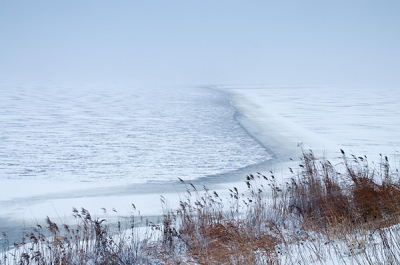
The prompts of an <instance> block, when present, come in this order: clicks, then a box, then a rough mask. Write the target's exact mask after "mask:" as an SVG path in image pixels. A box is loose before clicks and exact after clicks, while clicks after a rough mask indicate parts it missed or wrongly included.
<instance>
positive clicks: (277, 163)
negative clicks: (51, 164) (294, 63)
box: [0, 86, 400, 235]
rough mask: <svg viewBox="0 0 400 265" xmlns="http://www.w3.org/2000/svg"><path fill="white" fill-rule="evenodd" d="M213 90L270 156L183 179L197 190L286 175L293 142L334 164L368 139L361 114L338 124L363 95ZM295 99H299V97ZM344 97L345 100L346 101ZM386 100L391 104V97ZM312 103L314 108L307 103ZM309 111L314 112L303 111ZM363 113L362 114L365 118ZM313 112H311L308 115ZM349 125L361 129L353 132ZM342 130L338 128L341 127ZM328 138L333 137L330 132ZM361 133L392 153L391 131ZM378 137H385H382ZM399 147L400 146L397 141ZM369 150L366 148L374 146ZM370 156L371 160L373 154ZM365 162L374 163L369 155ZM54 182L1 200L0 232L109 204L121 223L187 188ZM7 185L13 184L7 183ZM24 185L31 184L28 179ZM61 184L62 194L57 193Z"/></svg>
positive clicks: (295, 154) (225, 192) (225, 193)
mask: <svg viewBox="0 0 400 265" xmlns="http://www.w3.org/2000/svg"><path fill="white" fill-rule="evenodd" d="M211 89H218V90H221V91H224V93H227V94H229V95H230V99H229V100H230V104H231V105H232V106H233V107H234V108H235V109H236V114H235V116H234V119H235V120H236V121H237V122H238V123H239V124H240V125H241V126H242V127H243V128H244V129H245V130H246V131H247V132H248V133H249V135H251V137H253V138H254V139H256V140H257V141H258V142H259V143H260V144H261V145H262V146H263V147H264V148H265V149H266V150H267V151H268V152H270V153H271V155H272V159H271V160H268V161H266V162H263V163H260V164H256V165H250V166H247V167H244V168H241V169H238V170H235V171H233V172H227V173H223V174H218V175H213V176H205V177H203V178H199V179H196V180H192V181H187V183H193V184H194V185H195V186H196V187H197V188H198V189H199V190H202V186H203V185H205V186H206V187H207V188H208V189H210V190H215V191H217V192H218V194H220V196H221V197H222V198H225V197H229V189H231V188H233V187H237V188H238V189H239V191H246V190H247V187H246V184H245V178H246V176H247V175H248V174H254V173H255V172H257V171H259V172H261V173H268V172H269V171H273V172H274V174H275V176H277V178H278V179H280V180H282V181H283V180H284V179H286V178H287V177H290V176H291V175H290V172H289V169H288V167H296V166H297V165H298V162H297V161H298V159H299V157H300V156H301V149H300V148H299V147H297V145H298V144H299V143H301V142H302V143H303V144H304V149H305V150H308V149H309V148H310V149H312V150H313V152H314V154H315V155H316V156H317V157H321V156H325V157H326V158H328V159H330V160H331V161H332V162H334V161H335V160H337V161H339V159H338V158H339V157H340V156H341V155H340V148H343V149H344V150H345V151H346V152H347V153H351V151H356V152H358V151H359V150H357V149H354V150H349V149H348V148H346V147H348V146H349V144H353V146H354V147H358V146H360V145H361V144H362V143H364V142H366V140H365V139H360V140H357V141H356V140H353V139H352V138H351V137H353V135H357V134H359V133H360V132H364V131H363V130H365V128H364V127H363V125H365V124H363V122H365V119H361V120H359V119H360V117H361V116H360V115H358V116H357V115H354V117H352V116H351V115H347V117H346V118H348V119H349V121H348V123H349V124H350V125H346V124H345V125H343V127H340V126H341V125H342V124H343V116H341V115H343V113H345V114H349V112H350V111H351V110H352V104H353V103H354V102H355V103H357V102H358V101H361V100H358V101H357V100H354V99H351V98H350V99H347V98H342V96H343V95H342V94H340V93H338V95H339V96H337V97H333V99H332V98H329V96H331V95H328V96H327V97H326V95H325V94H324V93H322V92H321V91H319V90H315V89H316V88H302V89H304V90H305V91H303V90H301V91H298V90H296V88H293V87H292V88H282V89H283V90H280V88H279V87H274V88H270V87H263V88H251V87H250V88H246V87H242V88H238V87H228V86H226V87H211ZM313 89H314V90H313ZM310 91H311V92H312V91H317V92H319V93H315V94H314V95H312V97H313V98H311V99H309V97H310V94H307V93H309V92H310ZM294 92H295V93H294ZM372 92H374V91H372ZM372 92H371V93H372ZM389 92H390V91H389ZM389 92H387V93H389ZM279 93H281V94H279ZM291 93H292V94H293V93H294V94H296V93H297V95H294V96H291V97H292V98H290V99H287V101H286V98H288V97H289V96H288V95H291ZM304 93H306V94H305V95H304ZM331 93H332V92H331ZM374 93H375V92H374ZM353 94H354V95H357V93H356V92H353ZM372 94H373V93H372ZM295 96H297V98H296V97H295ZM334 96H335V95H334ZM384 96H385V95H383V96H382V98H383V97H384ZM331 97H332V96H331ZM364 98H365V96H364ZM343 99H346V100H347V101H349V102H344V103H343V102H342V101H343ZM373 99H374V98H373ZM373 99H371V100H370V102H369V103H368V104H370V105H371V106H374V105H373V104H374V101H373ZM329 100H331V101H332V102H330V101H329ZM391 100H392V101H394V100H395V97H394V98H393V99H391ZM296 103H297V105H296ZM311 103H312V104H313V105H310V104H311ZM303 104H304V106H303ZM318 104H319V105H318ZM324 104H325V105H326V106H327V107H328V110H336V109H335V108H337V107H338V106H339V107H340V108H339V110H340V111H338V112H337V113H334V112H333V111H331V112H332V113H327V112H318V111H316V110H319V109H318V108H319V107H320V105H321V106H324ZM329 104H331V105H332V106H330V105H329ZM357 104H359V103H357ZM365 104H367V103H365ZM342 106H345V108H346V109H345V111H347V113H346V112H345V111H343V110H341V109H342V108H344V107H342ZM356 106H357V105H356ZM393 106H394V108H393ZM393 106H392V109H391V108H390V106H386V105H385V106H382V108H383V109H384V110H385V111H386V110H389V111H390V113H392V115H393V117H396V115H395V114H396V113H398V112H399V111H397V107H396V106H397V105H393ZM308 108H310V109H311V110H308ZM353 109H354V107H353ZM371 109H373V108H371ZM307 111H309V112H307ZM363 111H364V112H367V113H368V111H370V112H371V110H368V109H367V110H363ZM396 111H397V112H396ZM296 112H298V113H296ZM364 112H363V113H362V114H363V115H366V114H364ZM310 113H311V114H312V115H311V116H310ZM350 114H351V112H350ZM356 114H357V113H356ZM372 114H373V112H372ZM379 114H380V113H379ZM307 115H308V116H307ZM324 115H328V117H329V120H328V119H327V120H323V119H321V117H324ZM329 115H330V116H329ZM377 117H378V118H379V117H381V116H378V115H377ZM393 117H388V119H389V120H390V119H392V120H391V122H392V123H391V126H392V127H393V128H400V122H398V121H397V120H393ZM378 118H376V117H375V119H373V120H372V121H370V120H368V122H370V123H373V122H374V121H377V119H378ZM296 119H297V120H296ZM313 122H314V123H315V124H317V125H319V123H322V125H321V126H320V127H318V128H317V127H316V126H315V124H314V123H313ZM329 122H331V123H332V126H338V125H340V126H339V128H338V129H336V130H333V131H332V132H331V131H330V130H332V128H333V127H332V126H331V127H329V126H330V124H328V123H329ZM384 125H385V124H382V125H381V127H382V128H385V127H383V126H384ZM313 126H314V127H313ZM324 126H325V127H324ZM316 128H317V129H319V130H320V133H318V131H317V129H316ZM354 128H356V129H358V130H355V131H352V130H353V129H354ZM334 129H335V128H334ZM342 129H343V131H338V130H342ZM371 132H375V131H371ZM380 132H381V133H383V132H385V131H384V130H381V131H380ZM336 133H338V136H336ZM332 135H333V136H335V137H332ZM366 135H367V136H368V137H370V138H366V139H367V140H368V141H371V142H372V140H376V142H375V144H376V145H380V144H381V143H383V145H382V150H384V151H386V152H387V150H389V149H388V146H389V144H390V143H391V141H392V142H393V141H394V140H393V139H394V136H396V133H392V134H388V135H389V136H391V137H392V138H393V139H392V138H390V137H386V138H383V139H382V138H381V139H380V138H379V137H377V136H375V135H372V134H371V133H369V134H366ZM381 135H383V136H385V134H381ZM343 136H348V138H349V139H347V138H346V139H345V138H343ZM367 136H366V137H367ZM338 139H339V140H340V139H343V141H342V142H340V141H338ZM371 139H372V140H371ZM396 139H400V138H396ZM346 141H347V142H346ZM399 141H400V140H397V142H399ZM343 143H344V144H343ZM395 143H396V142H395ZM346 144H347V146H346ZM339 145H340V147H339ZM398 145H400V143H399V144H398ZM367 147H371V145H370V146H367ZM379 147H380V146H379ZM389 147H390V146H389ZM376 151H377V148H375V149H372V150H371V152H376ZM382 153H385V152H382ZM356 154H357V153H356ZM360 155H362V154H360ZM367 155H368V156H369V157H370V153H368V154H367ZM399 158H400V156H399V155H398V156H397V159H399ZM291 159H293V160H291ZM394 159H396V156H394ZM370 161H374V159H371V160H370ZM375 161H377V160H375ZM395 161H396V160H395ZM399 161H400V159H399ZM378 162H379V161H377V163H378ZM395 165H396V163H395ZM53 184H54V183H50V184H47V185H53ZM58 184H60V185H61V186H62V187H58V188H57V189H53V190H52V192H51V193H45V194H43V193H40V192H36V193H33V194H30V196H22V197H21V196H20V197H19V198H13V199H11V198H12V197H10V200H2V201H0V206H2V205H3V206H7V207H0V208H2V209H0V216H1V218H2V221H0V223H1V228H0V232H3V231H1V230H2V228H7V229H11V227H13V230H14V233H15V235H19V234H20V232H21V228H23V227H30V226H33V225H35V224H36V222H37V221H38V222H40V223H44V218H45V217H46V216H47V215H48V216H49V217H50V218H51V219H52V220H53V221H60V220H61V219H62V220H64V222H70V221H71V220H72V216H71V210H72V206H75V207H84V208H86V209H87V210H89V212H90V213H91V214H92V215H93V216H96V217H101V216H104V214H103V213H102V211H101V208H102V207H104V208H106V209H107V210H108V211H110V210H111V209H113V208H115V209H116V210H117V211H118V216H116V217H115V218H114V219H111V220H118V218H120V217H121V218H122V217H123V216H127V215H129V213H130V209H131V207H132V206H131V203H133V204H135V206H136V208H137V209H138V210H139V211H140V215H141V216H143V217H147V216H152V217H154V216H161V215H162V214H163V208H162V205H161V202H160V196H163V197H164V198H165V199H166V201H167V202H168V207H169V208H174V207H175V205H178V203H179V200H180V197H181V196H185V193H186V188H185V185H182V184H181V183H180V182H179V181H178V180H176V181H168V182H162V181H160V182H148V183H144V184H129V185H113V186H111V187H108V186H106V185H97V186H96V185H94V186H95V187H93V185H91V184H89V185H86V184H85V185H82V186H84V187H79V188H77V187H74V186H73V184H71V185H64V183H58ZM10 185H12V181H11V184H10ZM25 188H26V189H28V188H29V183H28V184H27V185H26V187H25ZM58 189H59V191H60V192H57V190H58ZM50 190H51V189H50ZM0 199H1V198H0ZM5 208H6V209H5ZM108 218H109V216H108ZM11 230H12V229H11ZM5 232H6V231H5Z"/></svg>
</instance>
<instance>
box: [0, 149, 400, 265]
mask: <svg viewBox="0 0 400 265" xmlns="http://www.w3.org/2000/svg"><path fill="white" fill-rule="evenodd" d="M371 165H372V164H371V163H369V161H368V160H367V158H366V157H356V156H354V155H351V156H349V157H348V156H346V154H345V152H344V151H342V162H341V163H340V164H338V165H335V166H334V165H332V163H331V162H330V161H328V160H326V159H323V158H316V157H315V156H314V154H313V152H312V151H308V152H305V151H303V155H302V157H301V159H300V163H299V165H298V167H297V168H296V169H290V171H291V172H292V177H291V178H290V179H287V180H286V182H284V183H285V184H283V185H282V184H278V182H277V181H276V177H275V176H274V173H273V172H269V174H261V173H257V174H254V175H253V174H251V175H248V176H247V177H246V184H247V190H244V191H239V190H238V189H237V188H236V187H233V188H232V189H231V190H229V191H230V193H229V196H228V197H227V198H226V197H224V198H222V197H221V196H220V195H219V194H218V193H217V192H215V191H210V190H208V189H207V188H206V187H203V188H202V189H201V191H199V190H198V187H196V186H194V185H193V184H191V183H188V182H185V181H183V180H181V179H180V181H181V182H182V185H185V187H186V190H187V193H186V196H185V197H184V198H183V199H182V200H181V201H180V205H179V207H177V208H176V209H168V208H167V207H166V205H167V202H165V200H164V199H163V198H162V205H163V207H164V215H163V217H162V220H161V222H160V223H159V224H153V223H151V222H146V221H145V220H143V219H140V218H141V217H140V216H132V217H130V220H131V222H130V223H128V224H125V226H124V227H123V225H121V223H118V224H116V225H111V224H108V223H107V221H106V220H98V219H94V218H92V217H91V215H90V213H89V212H88V211H87V210H85V209H82V210H80V211H78V210H76V209H74V210H73V215H74V217H75V218H76V220H77V226H76V227H75V228H73V229H72V228H70V227H68V226H66V225H63V226H62V228H61V229H60V228H59V226H58V224H56V223H54V222H52V221H51V220H50V219H47V220H46V223H47V227H46V228H42V227H35V228H32V231H31V232H24V237H23V238H22V240H21V242H20V243H18V244H15V248H13V249H5V250H6V251H5V252H3V254H1V261H0V264H4V265H6V264H7V265H8V264H307V263H309V264H400V224H399V223H400V216H399V213H400V178H399V174H398V171H397V170H392V169H391V167H390V165H389V161H388V159H387V157H382V161H380V163H379V165H377V166H375V167H373V166H371ZM133 207H134V206H133ZM138 220H141V221H142V222H143V223H145V225H144V226H142V227H140V228H139V227H138ZM44 230H46V233H45V232H44ZM45 234H46V235H45ZM3 236H6V235H5V234H4V235H3Z"/></svg>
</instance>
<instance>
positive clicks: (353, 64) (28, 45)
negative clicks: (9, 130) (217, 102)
mask: <svg viewBox="0 0 400 265" xmlns="http://www.w3.org/2000/svg"><path fill="white" fill-rule="evenodd" d="M0 38H1V41H0V81H24V82H37V81H47V80H49V81H57V82H94V83H102V82H108V83H110V82H111V83H113V82H118V83H121V82H122V83H129V84H166V85H207V84H221V85H224V84H283V85H285V84H360V85H380V84H384V85H400V74H399V72H400V71H399V70H400V1H398V0H385V1H369V0H363V1H353V0H347V1H343V0H335V1H333V0H330V1H324V0H315V1H310V0H302V1H300V0H293V1H285V0H279V1H278V0H276V1H268V0H264V1H259V0H247V1H244V0H242V1H236V0H230V1H222V0H221V1H219V0H185V1H183V0H181V1H177V0H169V1H168V0H163V1H156V0H154V1H153V0H140V1H135V0H131V1H109V0H108V1H101V0H96V1H82V0H75V1H73V0H68V1H54V0H41V1H19V0H3V1H1V2H0Z"/></svg>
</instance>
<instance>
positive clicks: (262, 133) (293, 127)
mask: <svg viewBox="0 0 400 265" xmlns="http://www.w3.org/2000/svg"><path fill="white" fill-rule="evenodd" d="M226 89H227V91H229V92H230V93H232V95H233V96H232V97H233V99H232V100H233V103H234V105H235V106H237V108H239V109H240V110H241V112H242V113H243V116H244V117H245V118H246V119H247V121H246V122H249V120H250V123H251V126H253V127H255V128H253V131H254V134H256V135H258V136H259V137H260V138H261V139H262V141H264V142H266V143H272V144H273V143H276V145H277V146H276V147H277V148H279V147H280V148H284V149H286V150H289V151H288V152H287V153H286V154H288V153H291V152H292V153H296V152H298V148H297V147H296V145H297V143H301V142H303V143H304V144H307V145H308V146H309V147H311V148H312V149H313V150H314V152H315V153H317V154H318V155H327V156H331V157H335V156H336V155H338V154H339V148H342V149H344V150H345V151H346V152H347V153H348V154H350V153H354V154H355V155H357V156H362V155H366V156H367V157H368V158H369V160H370V161H375V162H376V163H379V162H380V159H381V157H380V155H379V154H382V155H387V156H388V158H389V159H392V161H393V163H394V164H397V165H398V163H399V150H400V118H399V117H400V105H399V100H400V89H399V88H395V87H336V86H324V87H262V86H260V87H247V88H244V87H242V88H238V87H236V88H226ZM250 130H251V128H250ZM296 149H297V150H296Z"/></svg>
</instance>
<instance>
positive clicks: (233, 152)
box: [0, 85, 400, 235]
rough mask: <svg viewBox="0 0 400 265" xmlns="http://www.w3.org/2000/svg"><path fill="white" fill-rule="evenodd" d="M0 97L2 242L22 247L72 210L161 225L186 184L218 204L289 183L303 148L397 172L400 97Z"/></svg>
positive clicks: (293, 90)
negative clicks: (254, 179)
mask: <svg viewBox="0 0 400 265" xmlns="http://www.w3.org/2000/svg"><path fill="white" fill-rule="evenodd" d="M0 89H1V90H0V91H1V94H0V95H1V103H0V123H1V125H2V126H1V127H0V138H1V142H0V147H1V148H0V185H1V188H2V192H1V193H0V231H6V232H8V233H9V234H12V233H14V235H17V234H18V232H19V231H20V229H21V227H22V226H24V225H25V226H28V227H29V226H31V225H33V224H34V223H35V222H36V220H39V221H41V220H43V219H44V218H45V217H46V216H47V215H48V216H50V217H51V218H52V219H55V220H58V221H62V222H66V223H68V222H69V221H70V220H69V218H70V216H71V209H72V207H77V208H79V207H85V208H87V209H89V210H90V211H91V213H93V215H99V214H101V212H102V211H101V208H102V207H105V208H107V209H111V208H116V209H117V210H118V212H119V214H120V215H123V216H124V215H126V214H128V210H127V209H129V207H131V203H134V204H136V207H137V208H138V209H140V211H141V213H142V215H146V216H155V215H160V214H162V209H161V205H160V200H159V196H160V195H163V196H164V197H165V198H166V199H167V200H168V201H169V202H170V204H169V205H170V207H174V203H177V202H178V201H179V194H180V192H184V191H185V189H184V187H183V186H182V185H180V184H179V182H177V181H176V180H177V178H178V177H180V178H183V179H186V180H190V181H191V182H193V183H194V184H195V185H197V186H200V187H201V186H202V185H206V186H207V187H209V188H211V189H218V193H219V194H220V195H221V196H224V195H227V190H228V188H232V187H233V185H235V186H236V187H238V188H239V189H240V190H243V188H245V184H244V178H245V176H246V175H247V174H250V173H254V172H255V171H263V170H264V171H263V172H265V171H266V170H273V171H275V172H277V174H276V176H281V177H282V178H283V177H284V174H285V173H284V172H288V168H287V167H288V163H295V162H290V161H289V158H293V159H295V160H296V158H298V156H299V155H300V149H299V148H298V147H297V144H298V143H304V145H305V146H306V147H307V148H308V147H310V148H312V149H313V150H314V153H315V154H316V155H317V156H322V155H325V156H327V157H328V158H333V159H336V158H337V157H338V156H340V152H339V150H340V148H342V149H344V150H345V151H346V153H348V154H350V153H354V154H355V155H367V156H368V157H369V160H370V161H375V162H377V163H379V159H380V156H379V154H380V153H381V154H383V155H387V156H388V157H389V159H390V161H391V162H392V164H393V165H397V166H398V165H399V163H400V159H399V158H400V156H399V146H400V133H399V132H400V119H399V117H400V107H399V106H400V105H399V104H398V102H399V100H400V90H399V89H397V88H387V87H381V88H365V87H358V88H357V87H329V86H325V87H295V86H293V87H272V86H257V87H254V86H253V87H249V86H247V87H233V86H230V87H217V89H211V88H205V87H204V88H201V87H169V88H166V87H163V88H161V87H153V88H143V87H122V86H121V87H110V86H109V87H105V86H104V87H100V86H97V87H96V86H87V87H82V86H81V87H78V86H76V87H70V86H69V87H67V86H4V85H3V86H1V87H0ZM291 166H292V165H291ZM282 172H283V173H282ZM60 219H62V220H60Z"/></svg>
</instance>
